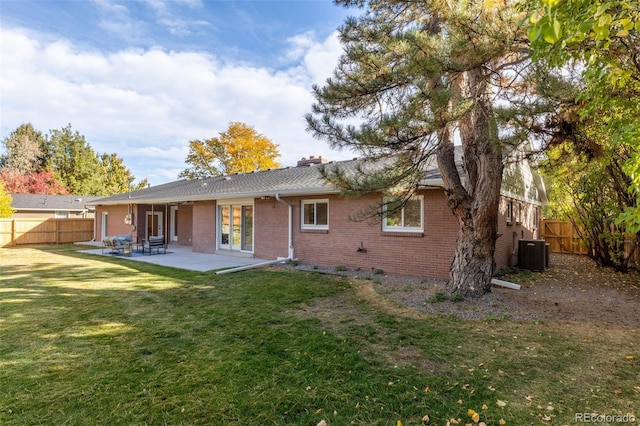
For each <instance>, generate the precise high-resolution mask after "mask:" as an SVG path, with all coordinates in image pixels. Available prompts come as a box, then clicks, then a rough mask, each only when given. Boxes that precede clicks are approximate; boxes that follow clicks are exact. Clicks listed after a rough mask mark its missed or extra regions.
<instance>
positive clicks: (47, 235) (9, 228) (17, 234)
mask: <svg viewBox="0 0 640 426" xmlns="http://www.w3.org/2000/svg"><path fill="white" fill-rule="evenodd" d="M93 237H94V235H93V219H0V247H8V246H17V245H26V244H66V243H75V242H78V241H90V240H92V239H93Z"/></svg>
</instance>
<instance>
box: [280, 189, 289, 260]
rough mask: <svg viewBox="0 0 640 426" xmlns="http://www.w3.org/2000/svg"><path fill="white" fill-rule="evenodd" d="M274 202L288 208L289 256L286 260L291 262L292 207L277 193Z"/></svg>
mask: <svg viewBox="0 0 640 426" xmlns="http://www.w3.org/2000/svg"><path fill="white" fill-rule="evenodd" d="M276 201H277V202H279V203H280V204H283V205H285V206H287V207H289V256H288V257H287V259H289V260H292V259H293V205H292V204H289V203H287V202H286V201H284V200H283V199H282V198H280V194H279V193H277V194H276Z"/></svg>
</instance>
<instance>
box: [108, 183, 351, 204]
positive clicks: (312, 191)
mask: <svg viewBox="0 0 640 426" xmlns="http://www.w3.org/2000/svg"><path fill="white" fill-rule="evenodd" d="M339 193H340V190H338V189H336V188H329V187H315V188H300V189H283V190H273V189H271V190H268V191H254V192H234V193H227V194H224V193H223V194H204V195H192V196H179V197H163V198H152V197H148V198H125V199H119V200H108V201H101V202H99V203H95V205H100V206H114V205H120V204H178V203H185V202H193V201H214V200H230V199H234V198H260V197H267V196H270V197H274V196H275V195H276V194H279V195H281V196H288V197H294V196H307V195H322V194H339Z"/></svg>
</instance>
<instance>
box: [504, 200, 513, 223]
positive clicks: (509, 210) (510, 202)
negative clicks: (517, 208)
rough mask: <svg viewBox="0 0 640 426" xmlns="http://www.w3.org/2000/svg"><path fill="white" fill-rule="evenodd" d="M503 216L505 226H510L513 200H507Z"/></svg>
mask: <svg viewBox="0 0 640 426" xmlns="http://www.w3.org/2000/svg"><path fill="white" fill-rule="evenodd" d="M505 215H506V217H507V224H508V225H511V224H512V223H513V200H507V211H506V214H505Z"/></svg>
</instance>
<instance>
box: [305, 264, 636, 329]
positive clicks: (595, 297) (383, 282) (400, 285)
mask: <svg viewBox="0 0 640 426" xmlns="http://www.w3.org/2000/svg"><path fill="white" fill-rule="evenodd" d="M296 269H306V270H309V269H310V268H309V267H308V266H306V265H298V266H297V267H296ZM313 270H314V271H317V272H322V273H332V274H340V275H347V276H352V277H357V278H365V279H368V280H372V281H373V283H374V288H375V290H376V291H377V292H378V293H379V294H380V295H382V296H385V297H388V298H390V299H391V300H393V301H394V302H395V303H397V304H399V305H401V306H404V307H409V308H413V309H416V310H417V311H421V312H426V313H433V314H440V315H453V316H456V317H461V318H466V319H511V320H518V321H546V320H552V321H556V320H557V321H572V322H583V323H593V324H596V325H615V326H625V327H631V328H635V327H640V271H638V270H634V271H631V272H629V273H628V274H622V273H618V272H615V271H613V270H612V269H610V268H600V267H598V266H597V265H596V263H595V262H594V261H593V260H591V259H589V258H588V257H586V256H580V255H567V254H551V258H550V267H549V268H548V269H547V270H545V271H544V272H534V273H530V274H526V275H523V274H520V275H514V276H509V275H507V276H504V277H501V279H502V280H505V281H512V282H517V283H518V284H521V286H522V288H521V289H520V290H511V289H506V288H501V287H496V286H494V287H493V288H492V291H491V293H489V294H487V295H485V296H484V297H482V298H481V299H480V300H474V301H467V300H463V301H457V302H453V301H439V302H436V301H430V300H433V299H435V298H436V297H434V296H435V295H437V293H442V292H444V282H439V281H431V280H429V281H427V280H420V279H415V278H407V277H397V276H386V275H372V274H370V273H368V274H363V273H362V272H360V271H340V272H336V271H333V270H327V269H322V268H317V267H314V269H313Z"/></svg>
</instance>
